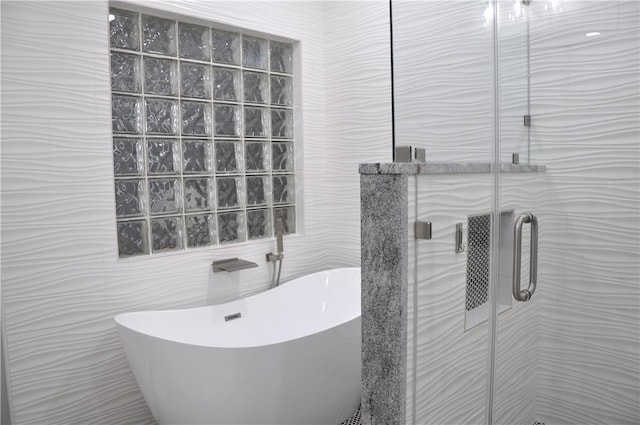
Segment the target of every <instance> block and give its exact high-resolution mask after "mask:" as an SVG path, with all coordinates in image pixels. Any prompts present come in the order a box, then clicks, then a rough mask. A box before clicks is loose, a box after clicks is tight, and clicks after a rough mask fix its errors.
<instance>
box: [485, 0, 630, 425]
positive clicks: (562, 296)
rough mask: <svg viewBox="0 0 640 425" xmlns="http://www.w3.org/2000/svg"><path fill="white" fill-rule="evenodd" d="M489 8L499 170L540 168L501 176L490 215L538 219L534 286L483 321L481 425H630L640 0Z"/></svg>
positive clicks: (546, 0) (525, 243) (528, 239)
mask: <svg viewBox="0 0 640 425" xmlns="http://www.w3.org/2000/svg"><path fill="white" fill-rule="evenodd" d="M525 3H527V4H525ZM497 5H498V7H499V13H498V17H499V19H498V22H497V25H498V28H497V29H498V47H499V49H498V53H499V55H498V57H499V62H498V70H499V82H500V86H499V95H500V96H499V104H500V111H501V112H500V117H499V121H500V134H499V136H500V137H499V143H498V144H497V145H498V146H499V147H500V157H501V161H502V162H511V158H512V153H520V161H521V162H529V163H531V164H541V165H545V166H546V170H545V172H544V173H532V174H527V173H517V174H515V173H514V174H511V173H500V179H499V183H498V186H499V193H498V201H499V205H500V207H499V208H500V209H501V210H512V211H513V212H514V217H518V216H520V215H523V214H526V213H529V212H530V213H532V214H533V215H534V216H535V217H536V218H537V223H538V235H537V237H538V246H537V279H536V276H533V277H532V276H531V275H530V273H531V272H530V261H531V259H532V258H535V257H534V256H532V252H531V247H532V246H534V247H535V243H534V242H535V241H534V240H532V235H533V233H534V232H533V228H532V227H531V224H530V223H526V222H524V223H522V227H521V229H520V230H521V234H522V245H521V246H522V251H521V252H522V255H521V263H520V270H521V273H520V280H521V285H522V289H523V290H524V289H526V288H527V286H528V285H529V282H530V281H531V280H533V281H537V285H536V289H535V292H534V293H533V295H532V296H531V298H530V299H529V300H526V301H516V300H515V298H514V299H513V301H512V306H511V308H510V309H508V310H507V311H504V312H502V313H500V314H499V315H497V318H496V320H495V323H494V326H496V334H495V341H494V346H493V347H490V351H491V350H493V351H494V353H495V354H494V357H493V362H492V368H490V369H493V392H492V396H493V397H492V402H491V403H490V406H491V412H492V423H494V424H505V425H506V424H509V425H511V424H524V425H532V424H534V423H544V424H546V425H556V424H637V423H639V422H640V342H639V340H640V270H639V265H638V263H639V258H640V225H639V224H640V211H639V206H640V177H639V152H640V143H639V126H638V121H639V116H640V110H639V98H640V96H639V82H638V75H640V65H639V63H640V62H639V53H638V52H639V50H640V48H639V47H640V46H639V40H640V37H639V35H640V32H639V28H638V26H639V22H640V10H639V6H640V3H638V2H637V1H623V0H611V1H606V2H604V1H599V2H596V1H577V0H575V1H571V0H564V1H561V0H530V1H526V2H523V1H521V0H517V1H506V0H498V1H497ZM518 11H519V12H518ZM518 13H519V14H518ZM523 54H526V55H524V56H523ZM523 70H524V72H523ZM524 83H526V84H524ZM523 99H524V102H523ZM527 115H528V116H529V118H525V116H527ZM525 122H527V123H528V124H529V126H525V125H524V124H525ZM529 137H530V145H525V144H524V142H523V141H524V139H525V138H529ZM516 139H517V140H516ZM520 141H522V144H520ZM523 146H530V150H529V149H528V150H527V154H526V155H523V153H524V151H523ZM501 230H502V229H501ZM506 232H507V233H510V235H511V237H512V239H515V237H514V236H513V235H514V233H515V234H518V231H517V229H514V228H513V227H512V228H511V229H508V230H506ZM515 248H516V249H515V250H513V251H512V252H517V246H516V247H515ZM510 260H513V254H512V255H511V257H509V255H508V254H507V255H506V256H502V255H501V256H500V259H499V262H500V263H502V264H499V266H498V267H500V268H501V269H502V268H505V267H506V268H507V269H510V270H511V273H514V272H513V270H514V267H508V266H509V264H505V263H509V262H511V261H510ZM533 270H535V268H534V269H533ZM516 272H517V268H516ZM511 277H512V278H513V276H511ZM524 298H527V297H524ZM495 304H496V305H495V309H497V308H498V306H497V304H498V301H497V300H495Z"/></svg>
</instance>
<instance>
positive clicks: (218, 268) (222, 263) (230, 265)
mask: <svg viewBox="0 0 640 425" xmlns="http://www.w3.org/2000/svg"><path fill="white" fill-rule="evenodd" d="M211 265H212V266H213V272H214V273H218V272H236V271H238V270H244V269H252V268H254V267H258V265H257V264H256V263H253V262H251V261H247V260H239V259H238V258H227V259H226V260H219V261H214V262H213V263H211Z"/></svg>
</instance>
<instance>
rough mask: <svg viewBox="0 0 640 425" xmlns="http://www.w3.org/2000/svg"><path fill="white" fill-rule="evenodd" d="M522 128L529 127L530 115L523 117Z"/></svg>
mask: <svg viewBox="0 0 640 425" xmlns="http://www.w3.org/2000/svg"><path fill="white" fill-rule="evenodd" d="M524 126H525V127H531V115H528V114H527V115H525V116H524Z"/></svg>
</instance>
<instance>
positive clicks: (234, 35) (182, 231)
mask: <svg viewBox="0 0 640 425" xmlns="http://www.w3.org/2000/svg"><path fill="white" fill-rule="evenodd" d="M109 21H110V47H111V52H110V53H111V93H112V95H111V110H112V131H113V171H114V184H115V198H116V199H115V201H116V216H117V234H118V252H119V255H120V257H131V256H137V255H151V254H154V253H159V252H166V251H179V250H185V249H190V248H201V247H217V246H224V245H227V244H235V243H242V242H249V241H252V240H259V239H266V238H272V237H273V236H274V235H273V229H274V228H275V225H274V224H275V221H276V220H278V219H282V221H283V230H284V232H285V234H291V233H295V232H296V199H295V193H296V190H295V188H296V178H295V164H294V147H295V146H294V145H295V144H294V119H295V111H294V108H293V94H294V89H295V87H294V79H293V54H292V53H293V44H291V43H283V42H280V41H275V40H271V39H270V38H268V37H256V36H253V35H247V34H244V32H243V31H242V30H237V31H229V30H228V29H220V28H216V27H215V26H213V25H212V26H204V25H195V24H192V23H188V22H182V21H181V20H172V19H166V18H162V17H158V16H153V15H151V14H145V13H138V12H133V11H128V10H122V9H111V10H110V13H109Z"/></svg>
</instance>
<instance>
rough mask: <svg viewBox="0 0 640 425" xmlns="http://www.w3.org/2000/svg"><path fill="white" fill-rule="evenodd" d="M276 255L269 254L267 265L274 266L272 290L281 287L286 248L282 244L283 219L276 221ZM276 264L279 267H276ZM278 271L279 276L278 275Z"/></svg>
mask: <svg viewBox="0 0 640 425" xmlns="http://www.w3.org/2000/svg"><path fill="white" fill-rule="evenodd" d="M275 230H276V253H275V254H274V253H273V252H270V253H268V254H267V263H274V264H273V275H272V276H271V288H275V287H276V286H278V285H280V272H281V271H282V259H283V258H284V252H283V251H284V247H283V243H282V219H281V218H279V219H277V220H276V229H275ZM276 262H278V266H277V267H276V264H275V263H276ZM276 269H277V272H278V273H277V275H276Z"/></svg>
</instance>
